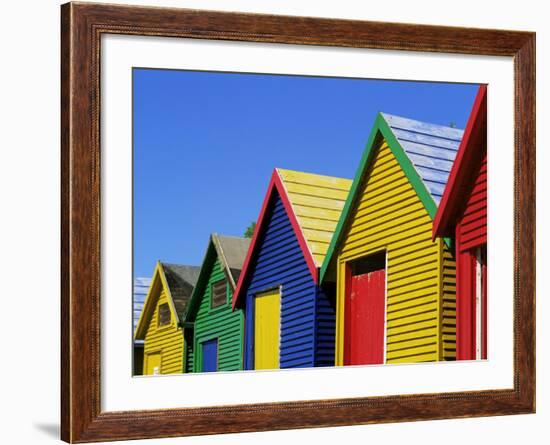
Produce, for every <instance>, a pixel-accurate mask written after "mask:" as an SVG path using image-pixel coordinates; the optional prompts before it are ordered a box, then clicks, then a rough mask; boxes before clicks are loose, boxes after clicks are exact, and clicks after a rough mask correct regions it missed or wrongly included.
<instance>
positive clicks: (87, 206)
mask: <svg viewBox="0 0 550 445" xmlns="http://www.w3.org/2000/svg"><path fill="white" fill-rule="evenodd" d="M106 33H108V34H127V35H144V36H166V37H177V38H193V39H219V40H234V41H247V42H274V43H285V44H300V45H321V46H336V47H353V48H378V49H386V50H408V51H428V52H446V53H460V54H477V55H496V56H512V57H513V59H514V70H515V80H514V82H515V110H514V111H515V123H514V135H515V141H514V144H515V148H514V150H515V155H514V156H515V177H514V184H515V187H514V289H513V292H514V387H513V389H509V390H484V391H474V392H472V391H468V392H454V393H437V394H418V395H402V396H384V397H367V398H348V399H331V400H322V401H299V402H287V403H264V404H248V405H237V406H223V407H221V406H218V407H216V406H213V407H209V408H186V409H168V410H150V411H129V412H102V411H101V408H100V407H101V404H100V356H101V350H100V337H101V332H100V305H101V295H100V288H101V286H100V282H101V277H100V232H101V227H100V199H101V196H100V182H101V175H100V165H101V159H100V138H99V135H100V119H99V116H100V112H101V108H100V74H99V73H100V56H101V45H100V38H101V36H102V35H103V34H106ZM61 35H62V43H61V113H62V114H61V148H62V156H61V172H62V176H61V203H62V207H61V234H62V242H61V314H62V316H61V334H62V342H61V370H62V371H61V437H62V439H63V440H65V441H67V442H71V443H72V442H93V441H104V440H123V439H140V438H153V437H174V436H186V435H200V434H216V433H231V432H245V431H265V430H281V429H289V428H307V427H322V426H340V425H354V424H368V423H380V422H402V421H411V420H427V419H442V418H457V417H473V416H494V415H505V414H519V413H533V412H534V411H535V228H534V227H535V34H534V33H530V32H517V31H502V30H488V29H468V28H453V27H440V26H426V25H412V24H395V23H391V24H390V23H381V22H363V21H351V20H334V19H324V18H323V19H321V18H305V17H287V16H273V15H256V14H244V13H225V12H223V13H222V12H212V11H197V10H186V9H171V8H149V7H134V6H117V5H107V4H92V3H85V4H82V3H68V4H65V5H63V6H62V7H61Z"/></svg>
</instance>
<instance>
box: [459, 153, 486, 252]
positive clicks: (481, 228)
mask: <svg viewBox="0 0 550 445" xmlns="http://www.w3.org/2000/svg"><path fill="white" fill-rule="evenodd" d="M459 230H460V236H459V239H460V246H459V249H460V250H461V251H464V250H467V249H472V248H474V247H476V246H479V245H481V244H485V243H487V156H485V158H484V159H483V162H482V163H481V166H480V169H479V172H478V174H477V176H476V180H475V183H474V186H473V188H472V190H471V192H470V195H469V196H468V201H467V202H466V206H465V209H464V213H463V214H462V218H461V220H460V225H459Z"/></svg>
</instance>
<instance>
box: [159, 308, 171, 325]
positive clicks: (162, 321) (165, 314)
mask: <svg viewBox="0 0 550 445" xmlns="http://www.w3.org/2000/svg"><path fill="white" fill-rule="evenodd" d="M171 318H172V314H171V313H170V307H169V306H168V303H163V304H161V305H160V306H159V317H158V327H159V328H160V327H162V326H167V325H169V324H170V321H171Z"/></svg>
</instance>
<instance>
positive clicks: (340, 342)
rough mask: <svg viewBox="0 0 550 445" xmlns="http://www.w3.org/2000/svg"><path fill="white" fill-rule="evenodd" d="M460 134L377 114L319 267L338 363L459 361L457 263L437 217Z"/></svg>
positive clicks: (457, 131)
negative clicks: (328, 292)
mask: <svg viewBox="0 0 550 445" xmlns="http://www.w3.org/2000/svg"><path fill="white" fill-rule="evenodd" d="M462 134H463V131H462V130H459V129H456V128H451V127H445V126H440V125H432V124H429V123H424V122H419V121H415V120H411V119H405V118H402V117H397V116H392V115H389V114H383V113H379V114H378V115H377V117H376V120H375V123H374V126H373V128H372V131H371V134H370V136H369V140H368V142H367V147H366V150H365V152H364V153H363V156H362V159H361V161H360V165H359V169H358V171H357V174H356V176H355V178H354V181H353V185H352V188H351V190H350V193H349V196H348V199H347V201H346V204H345V208H344V210H343V211H342V215H341V217H340V220H339V222H338V227H337V228H336V231H335V234H334V237H333V238H332V241H331V244H330V247H329V250H328V252H327V255H326V258H325V261H324V263H323V266H322V270H321V282H322V284H323V285H325V283H329V282H334V283H336V284H337V290H336V294H337V296H336V315H337V317H336V319H337V321H336V347H335V349H336V353H335V361H336V365H359V364H381V363H399V362H423V361H438V360H453V359H454V358H455V261H454V257H453V252H452V250H451V249H450V248H449V244H448V243H449V240H443V239H440V238H438V239H437V240H435V241H432V221H433V218H434V216H435V213H436V210H437V205H438V203H439V201H440V199H441V196H442V194H443V189H444V187H445V183H446V182H447V178H448V176H449V172H450V171H451V167H452V164H453V161H454V159H455V156H456V153H457V151H458V146H459V144H460V141H461V139H462Z"/></svg>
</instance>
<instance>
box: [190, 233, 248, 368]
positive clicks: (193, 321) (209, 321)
mask: <svg viewBox="0 0 550 445" xmlns="http://www.w3.org/2000/svg"><path fill="white" fill-rule="evenodd" d="M249 244H250V239H249V238H238V237H232V236H221V235H218V234H216V233H214V234H212V235H211V236H210V241H209V243H208V247H207V249H206V254H205V256H204V261H203V262H202V266H201V270H200V274H199V278H198V280H197V284H196V286H195V289H194V290H193V294H192V296H191V300H190V302H189V307H188V311H187V314H186V316H185V323H184V326H185V329H186V332H193V341H192V342H191V343H187V345H186V355H187V359H186V363H187V371H188V372H191V371H192V372H213V371H236V370H240V369H243V335H244V332H243V329H244V315H243V313H242V311H240V310H239V311H235V312H233V310H232V307H231V300H232V298H233V292H234V291H235V285H236V282H237V280H238V279H239V274H240V272H241V268H242V265H243V261H244V258H245V256H246V252H247V251H248V246H249Z"/></svg>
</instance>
